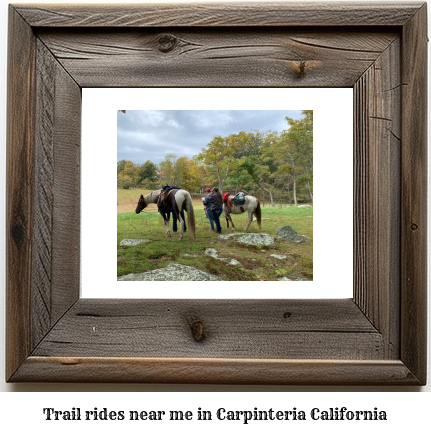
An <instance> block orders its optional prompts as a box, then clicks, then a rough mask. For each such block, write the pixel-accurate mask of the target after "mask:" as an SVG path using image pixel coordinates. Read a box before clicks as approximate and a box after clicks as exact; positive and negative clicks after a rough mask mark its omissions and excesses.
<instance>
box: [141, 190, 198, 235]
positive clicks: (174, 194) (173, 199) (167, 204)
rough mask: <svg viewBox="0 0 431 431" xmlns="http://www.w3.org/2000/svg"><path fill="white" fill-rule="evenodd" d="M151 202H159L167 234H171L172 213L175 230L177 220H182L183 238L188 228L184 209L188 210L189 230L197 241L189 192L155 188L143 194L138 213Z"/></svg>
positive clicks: (158, 206) (175, 228) (181, 232)
mask: <svg viewBox="0 0 431 431" xmlns="http://www.w3.org/2000/svg"><path fill="white" fill-rule="evenodd" d="M163 192H164V193H163ZM162 193H163V195H162ZM150 203H155V204H157V209H158V211H159V213H160V214H161V216H162V217H163V220H164V222H165V226H166V234H167V235H168V236H171V233H170V230H169V218H170V213H172V215H173V217H172V222H173V223H172V225H173V226H172V229H173V231H174V232H176V231H177V220H178V221H179V222H180V238H179V239H182V237H183V234H184V232H185V231H186V230H187V227H186V222H185V216H184V211H186V212H187V223H188V225H189V230H190V232H191V234H192V235H193V239H194V240H195V241H196V223H195V215H194V210H193V205H192V197H191V196H190V193H189V192H187V191H186V190H183V189H179V188H166V189H165V190H163V189H162V190H155V191H153V192H151V193H149V194H147V195H145V196H143V195H141V197H140V198H139V202H138V206H137V207H136V214H139V213H140V212H141V211H142V210H143V209H144V208H146V207H147V206H148V205H149V204H150Z"/></svg>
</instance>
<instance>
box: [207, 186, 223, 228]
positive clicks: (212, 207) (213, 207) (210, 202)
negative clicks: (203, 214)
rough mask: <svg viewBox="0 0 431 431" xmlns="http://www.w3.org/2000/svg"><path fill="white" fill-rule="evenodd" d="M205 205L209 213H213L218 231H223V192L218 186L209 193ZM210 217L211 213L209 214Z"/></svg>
mask: <svg viewBox="0 0 431 431" xmlns="http://www.w3.org/2000/svg"><path fill="white" fill-rule="evenodd" d="M204 205H205V208H206V210H207V214H208V213H211V215H212V218H213V220H214V223H215V225H216V232H217V233H221V225H220V214H221V213H222V211H223V200H222V196H221V193H220V191H219V189H218V188H217V187H214V188H213V189H212V190H211V194H209V195H208V196H207V197H206V198H205V200H204ZM208 218H209V215H208Z"/></svg>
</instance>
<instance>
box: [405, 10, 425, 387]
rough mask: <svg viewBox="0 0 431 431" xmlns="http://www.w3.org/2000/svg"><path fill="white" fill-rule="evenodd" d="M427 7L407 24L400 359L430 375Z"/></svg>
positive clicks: (414, 370) (420, 372) (412, 368)
mask: <svg viewBox="0 0 431 431" xmlns="http://www.w3.org/2000/svg"><path fill="white" fill-rule="evenodd" d="M427 42H428V39H427V8H426V4H425V5H423V6H422V7H421V9H420V10H419V11H418V13H417V14H416V15H415V17H414V18H413V19H412V20H411V21H409V23H408V24H407V25H406V26H405V27H404V29H403V46H404V50H403V54H404V56H403V63H402V82H403V91H402V114H403V116H402V156H403V157H402V165H401V172H402V177H403V181H402V185H401V199H402V208H401V310H402V312H401V322H400V324H401V358H402V360H404V361H405V363H406V364H407V366H409V367H410V368H411V370H412V372H413V373H415V374H417V375H418V376H419V378H421V379H422V380H424V379H425V378H426V350H427V343H426V340H427V333H426V326H425V325H421V324H420V322H423V321H424V320H426V315H427V307H426V301H427V293H426V288H427V232H428V229H427V99H426V97H425V94H427V92H426V90H425V89H426V83H427Z"/></svg>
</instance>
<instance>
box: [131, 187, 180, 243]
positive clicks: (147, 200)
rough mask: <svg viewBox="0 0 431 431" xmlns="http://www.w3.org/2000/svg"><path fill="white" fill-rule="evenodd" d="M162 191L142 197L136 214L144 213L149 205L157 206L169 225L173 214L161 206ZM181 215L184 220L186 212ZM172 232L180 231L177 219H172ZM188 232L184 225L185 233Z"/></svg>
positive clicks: (155, 191)
mask: <svg viewBox="0 0 431 431" xmlns="http://www.w3.org/2000/svg"><path fill="white" fill-rule="evenodd" d="M162 191H163V190H154V192H151V193H148V194H147V195H145V196H143V195H141V197H140V198H139V201H138V205H137V207H136V210H135V212H136V214H139V213H140V212H141V211H143V210H144V209H145V208H146V207H147V206H148V205H149V204H157V210H158V211H159V213H160V215H161V216H162V217H163V221H164V222H165V224H166V223H168V224H169V220H170V216H171V212H170V211H169V209H168V208H167V207H166V206H165V205H161V206H159V200H160V194H161V192H162ZM181 215H182V217H183V219H184V211H182V213H181ZM172 230H173V231H174V232H177V230H178V227H177V218H176V217H173V218H172ZM186 231H187V226H186V224H185V223H184V232H186ZM169 236H171V234H170V232H169Z"/></svg>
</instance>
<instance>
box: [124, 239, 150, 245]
mask: <svg viewBox="0 0 431 431" xmlns="http://www.w3.org/2000/svg"><path fill="white" fill-rule="evenodd" d="M149 241H150V240H149V239H123V240H122V241H121V242H120V246H121V247H124V246H131V245H137V244H141V243H142V242H149Z"/></svg>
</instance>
